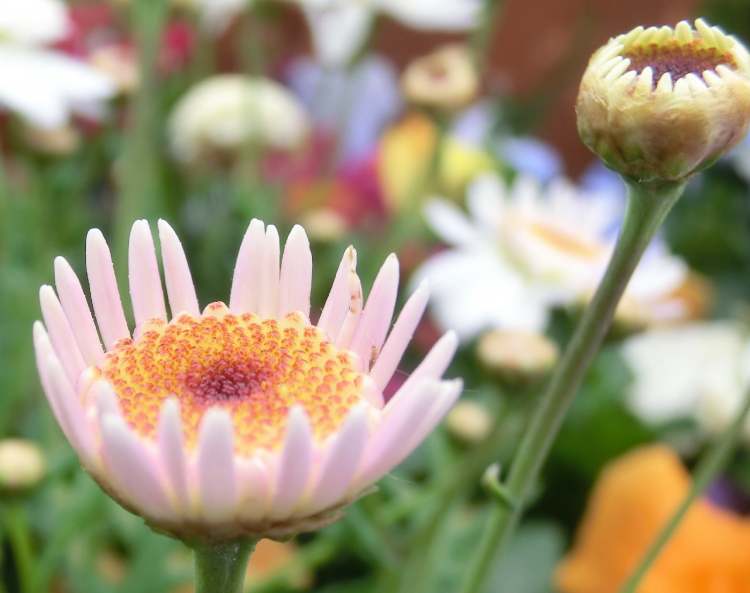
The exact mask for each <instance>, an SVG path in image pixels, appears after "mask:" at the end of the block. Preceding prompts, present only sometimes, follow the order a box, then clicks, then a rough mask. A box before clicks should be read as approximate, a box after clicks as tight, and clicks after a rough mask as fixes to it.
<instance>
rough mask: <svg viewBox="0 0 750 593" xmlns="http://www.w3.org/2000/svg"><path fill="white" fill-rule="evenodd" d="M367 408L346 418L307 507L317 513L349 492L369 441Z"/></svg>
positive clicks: (362, 407)
mask: <svg viewBox="0 0 750 593" xmlns="http://www.w3.org/2000/svg"><path fill="white" fill-rule="evenodd" d="M367 416H368V413H367V407H366V406H365V405H359V406H357V407H355V408H354V409H353V410H352V411H351V412H350V413H349V415H348V416H347V418H346V420H345V421H344V424H343V426H342V427H341V429H340V430H339V433H338V434H337V435H336V437H335V440H334V442H333V444H332V446H331V448H330V450H329V452H328V456H327V458H326V460H325V462H324V464H323V469H322V471H321V473H320V477H319V478H318V483H317V485H316V487H315V490H314V492H313V495H312V497H311V498H310V502H309V505H307V506H308V511H309V512H310V513H317V512H320V511H322V510H324V509H326V508H329V507H331V506H333V505H335V504H337V503H338V502H341V499H342V498H343V496H344V495H345V494H346V491H347V490H348V489H349V485H350V484H351V482H352V480H353V478H354V474H355V473H356V471H357V469H358V467H359V464H360V461H361V460H362V455H363V453H364V451H365V446H366V445H367V441H368V438H369V430H368V426H367Z"/></svg>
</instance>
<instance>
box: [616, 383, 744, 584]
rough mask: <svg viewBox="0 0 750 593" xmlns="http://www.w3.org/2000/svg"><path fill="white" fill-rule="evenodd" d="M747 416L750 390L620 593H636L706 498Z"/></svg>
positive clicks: (699, 465) (700, 463)
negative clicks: (689, 514) (698, 501)
mask: <svg viewBox="0 0 750 593" xmlns="http://www.w3.org/2000/svg"><path fill="white" fill-rule="evenodd" d="M748 413H750V391H748V392H747V394H746V395H745V402H744V404H743V405H742V408H741V409H740V411H739V412H738V414H737V416H736V417H735V419H734V421H733V422H732V425H731V426H730V427H729V429H728V430H726V431H725V432H724V434H723V435H722V436H721V438H720V439H719V440H718V441H717V442H716V443H715V444H714V445H713V447H711V448H710V449H709V450H708V451H707V452H706V453H705V454H704V456H703V457H702V458H701V460H700V462H699V463H698V466H697V468H696V470H695V474H694V476H693V483H692V485H691V487H690V490H689V491H688V493H687V495H686V496H685V499H684V500H683V501H682V503H681V504H680V506H679V507H677V510H675V512H674V514H673V515H672V517H671V518H670V519H669V521H668V522H667V524H666V525H665V526H664V528H663V529H662V531H661V532H660V533H659V535H658V536H657V538H656V539H655V540H654V541H653V542H652V543H651V546H650V547H649V549H648V550H647V551H646V553H645V555H644V556H643V558H642V559H641V561H640V563H639V564H638V566H637V567H636V569H635V570H634V571H633V573H632V574H631V575H630V578H629V579H628V580H627V581H625V584H624V585H623V586H622V588H621V589H620V593H635V591H636V590H637V589H638V585H639V584H640V582H641V580H643V578H644V577H645V576H646V574H647V573H648V571H649V569H650V568H651V566H652V565H653V564H654V562H656V561H657V560H658V558H659V555H660V554H661V552H662V550H663V549H664V547H665V546H666V545H667V544H668V543H669V540H670V539H671V538H672V536H673V535H674V532H675V531H676V529H677V527H679V525H680V523H681V522H682V520H683V518H684V517H685V515H686V514H687V512H688V510H690V507H691V505H692V504H693V502H695V500H696V499H697V498H699V497H700V496H702V495H703V493H704V492H705V490H706V488H708V486H709V485H710V484H711V482H713V481H714V479H715V478H716V476H717V475H718V474H719V472H720V471H721V470H722V469H723V468H724V467H725V466H726V464H727V461H728V460H729V457H730V455H731V454H732V452H733V451H734V449H735V447H736V445H737V441H738V440H739V438H740V435H741V433H742V430H743V428H744V426H745V420H746V419H747V416H748Z"/></svg>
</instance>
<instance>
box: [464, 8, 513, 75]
mask: <svg viewBox="0 0 750 593" xmlns="http://www.w3.org/2000/svg"><path fill="white" fill-rule="evenodd" d="M504 4H505V1H504V0H484V7H483V9H482V17H481V20H480V23H481V24H480V26H479V27H477V29H476V31H475V33H474V35H473V37H472V40H471V46H472V50H473V54H474V66H475V67H476V69H477V72H479V73H480V74H481V73H482V72H484V69H485V67H486V66H487V58H488V56H487V52H488V51H489V50H490V45H491V41H492V37H493V34H494V32H495V28H496V27H497V25H498V22H499V14H500V10H501V9H502V7H503V5H504Z"/></svg>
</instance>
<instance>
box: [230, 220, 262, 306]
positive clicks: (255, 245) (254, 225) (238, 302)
mask: <svg viewBox="0 0 750 593" xmlns="http://www.w3.org/2000/svg"><path fill="white" fill-rule="evenodd" d="M265 239H266V231H265V227H264V225H263V223H262V222H261V221H260V220H258V219H257V218H254V219H253V220H252V221H251V222H250V226H249V227H248V229H247V232H246V233H245V236H244V238H243V239H242V245H240V252H239V254H238V255H237V263H236V264H235V267H234V278H233V280H232V292H231V294H230V297H229V308H230V309H231V310H232V312H234V313H255V312H257V310H258V288H259V285H260V275H261V266H262V261H263V246H264V244H265Z"/></svg>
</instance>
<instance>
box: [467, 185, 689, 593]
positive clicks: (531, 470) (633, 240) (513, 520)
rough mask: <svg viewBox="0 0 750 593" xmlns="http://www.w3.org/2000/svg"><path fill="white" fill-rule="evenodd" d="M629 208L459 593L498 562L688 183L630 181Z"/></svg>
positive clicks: (473, 591)
mask: <svg viewBox="0 0 750 593" xmlns="http://www.w3.org/2000/svg"><path fill="white" fill-rule="evenodd" d="M628 185H629V195H628V207H627V211H626V213H625V221H624V224H623V228H622V231H621V233H620V236H619V238H618V240H617V245H616V246H615V250H614V253H613V254H612V259H611V260H610V262H609V266H608V268H607V271H606V273H605V275H604V278H603V279H602V281H601V283H600V285H599V288H598V289H597V291H596V294H595V295H594V298H593V300H592V301H591V304H590V305H589V306H588V307H587V308H586V310H585V311H584V313H583V316H582V317H581V320H580V322H579V324H578V327H577V328H576V331H575V333H574V335H573V337H572V339H571V341H570V343H569V344H568V347H567V349H566V351H565V354H564V355H563V357H562V359H561V360H560V363H559V364H558V366H557V368H556V369H555V372H554V374H553V375H552V378H551V379H550V382H549V384H548V386H547V389H546V391H545V393H544V395H543V397H542V398H541V399H540V400H539V404H538V405H537V408H536V410H535V411H534V413H533V415H532V419H531V423H530V425H529V427H528V429H527V431H526V433H525V434H524V437H523V439H522V440H521V443H520V445H519V449H518V452H517V453H516V455H515V458H514V460H513V463H512V465H511V468H510V473H509V475H508V479H507V482H506V484H505V490H506V492H507V493H508V495H509V496H510V498H511V500H512V501H513V504H510V505H509V504H499V503H498V504H497V506H496V507H495V508H494V509H493V512H492V515H491V517H490V519H489V523H488V527H487V530H486V531H485V534H484V538H483V540H482V542H481V544H480V548H479V551H478V553H477V555H476V556H475V558H474V562H473V564H472V565H471V567H470V568H469V574H468V576H467V578H466V580H465V581H464V583H463V587H462V588H461V589H460V592H461V593H479V592H480V591H481V590H482V586H483V583H484V581H485V579H486V576H487V573H488V572H489V569H490V566H491V565H492V562H493V560H494V559H495V556H496V553H497V550H498V548H500V547H501V546H503V545H505V544H506V543H507V541H508V539H509V537H510V536H511V535H512V533H513V531H514V530H515V528H516V526H517V525H518V522H519V520H520V518H521V515H522V513H523V510H524V506H525V502H526V500H527V499H528V496H529V493H530V492H531V491H532V489H533V488H534V486H535V484H536V482H537V480H538V477H539V473H540V471H541V469H542V466H543V465H544V462H545V460H546V458H547V455H548V454H549V451H550V449H551V447H552V444H553V442H554V440H555V437H556V436H557V433H558V432H559V430H560V426H561V425H562V422H563V419H564V418H565V415H566V413H567V411H568V409H569V408H570V406H571V404H572V403H573V400H574V399H575V396H576V392H577V391H578V387H579V386H580V384H581V381H582V380H583V377H584V374H585V373H586V371H587V370H588V368H589V366H590V365H591V362H592V360H593V359H594V356H595V355H596V353H597V352H598V350H599V347H600V346H601V343H602V341H603V340H604V337H605V336H606V334H607V332H608V331H609V328H610V325H611V323H612V319H613V317H614V314H615V310H616V309H617V304H618V302H619V301H620V298H621V297H622V294H623V292H624V291H625V287H626V286H627V284H628V281H629V280H630V277H631V276H632V275H633V272H634V271H635V268H636V266H637V265H638V262H639V261H640V259H641V256H642V255H643V252H644V251H645V250H646V247H647V246H648V244H649V242H650V241H651V239H652V238H653V236H654V235H655V233H656V231H657V230H658V229H659V227H660V226H661V224H662V222H663V221H664V219H665V218H666V216H667V214H668V213H669V211H670V209H671V208H672V206H673V205H674V204H675V202H676V201H677V199H678V198H679V197H680V195H682V191H683V190H684V187H685V183H684V182H672V183H658V184H653V183H652V184H645V183H635V182H629V184H628Z"/></svg>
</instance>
